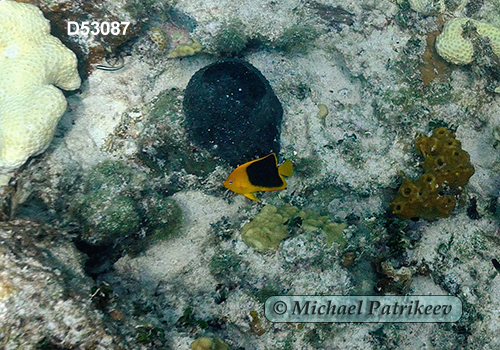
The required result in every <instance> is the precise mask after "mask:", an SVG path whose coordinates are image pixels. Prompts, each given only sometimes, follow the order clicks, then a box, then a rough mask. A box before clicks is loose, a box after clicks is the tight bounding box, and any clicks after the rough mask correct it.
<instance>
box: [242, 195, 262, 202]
mask: <svg viewBox="0 0 500 350" xmlns="http://www.w3.org/2000/svg"><path fill="white" fill-rule="evenodd" d="M244 196H245V197H247V198H248V199H251V200H253V201H258V200H259V198H257V197H255V193H245V194H244Z"/></svg>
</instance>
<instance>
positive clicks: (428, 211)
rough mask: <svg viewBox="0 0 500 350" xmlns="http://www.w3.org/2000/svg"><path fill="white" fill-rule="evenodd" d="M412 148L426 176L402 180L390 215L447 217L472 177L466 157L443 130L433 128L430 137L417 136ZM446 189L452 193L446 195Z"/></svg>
mask: <svg viewBox="0 0 500 350" xmlns="http://www.w3.org/2000/svg"><path fill="white" fill-rule="evenodd" d="M415 149H416V150H417V152H418V153H419V154H421V155H422V156H424V161H423V162H422V163H421V164H420V165H421V166H422V167H423V168H424V170H425V173H424V174H423V175H422V176H420V178H419V179H418V180H417V181H413V180H411V179H408V178H405V179H404V180H403V183H402V185H401V187H400V188H399V191H398V194H397V196H396V198H395V199H394V200H393V201H392V202H391V203H390V207H391V209H392V212H393V213H394V214H395V215H396V216H397V217H398V218H400V219H410V218H416V217H422V218H425V219H427V220H436V219H437V218H439V217H443V218H446V217H449V216H450V214H451V211H452V210H453V209H454V208H455V204H456V200H455V197H454V196H453V195H455V194H458V193H460V192H461V191H462V189H463V187H464V186H465V185H466V184H467V183H468V182H469V179H470V177H471V176H472V175H473V174H474V166H473V165H472V164H471V162H470V157H469V154H468V153H467V152H465V151H464V150H463V149H462V144H461V143H460V141H458V140H457V139H455V135H454V134H453V133H452V132H450V131H449V130H447V129H446V128H437V129H435V130H434V131H433V133H432V136H431V137H427V136H420V137H418V138H417V139H416V141H415ZM449 190H453V193H449V194H447V193H446V192H447V191H449ZM452 194H453V195H452Z"/></svg>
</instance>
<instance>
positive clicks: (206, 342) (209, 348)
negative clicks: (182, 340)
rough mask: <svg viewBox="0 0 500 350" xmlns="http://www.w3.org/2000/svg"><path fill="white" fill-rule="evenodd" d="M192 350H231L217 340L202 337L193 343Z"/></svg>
mask: <svg viewBox="0 0 500 350" xmlns="http://www.w3.org/2000/svg"><path fill="white" fill-rule="evenodd" d="M190 348H191V349H192V350H229V346H228V345H227V344H226V343H224V342H223V341H221V340H219V339H217V338H207V337H201V338H198V339H196V340H195V341H194V342H192V343H191V346H190Z"/></svg>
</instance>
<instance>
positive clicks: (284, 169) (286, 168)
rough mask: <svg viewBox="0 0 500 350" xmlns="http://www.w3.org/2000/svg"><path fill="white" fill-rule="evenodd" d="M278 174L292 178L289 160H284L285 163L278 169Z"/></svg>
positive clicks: (291, 165)
mask: <svg viewBox="0 0 500 350" xmlns="http://www.w3.org/2000/svg"><path fill="white" fill-rule="evenodd" d="M278 172H279V173H280V174H281V175H283V176H286V177H290V176H292V174H293V164H292V162H291V161H290V160H289V159H287V160H285V162H284V163H283V164H281V165H280V166H279V167H278Z"/></svg>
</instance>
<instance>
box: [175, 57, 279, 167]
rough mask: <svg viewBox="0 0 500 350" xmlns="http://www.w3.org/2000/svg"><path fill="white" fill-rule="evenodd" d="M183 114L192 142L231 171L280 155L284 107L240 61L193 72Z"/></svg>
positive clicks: (256, 73) (256, 72)
mask: <svg viewBox="0 0 500 350" xmlns="http://www.w3.org/2000/svg"><path fill="white" fill-rule="evenodd" d="M184 112H185V114H186V123H185V126H186V129H187V131H188V134H189V135H190V137H191V138H192V140H193V142H194V143H195V144H197V145H199V146H201V147H204V148H206V149H208V150H209V151H210V152H211V153H212V154H214V155H215V156H218V157H220V158H221V159H224V160H226V161H227V162H229V163H230V164H231V165H232V166H237V165H239V164H243V163H245V162H247V161H250V160H252V159H255V158H258V157H262V156H265V155H267V154H269V153H271V152H275V153H279V147H280V146H279V132H280V126H281V120H282V117H283V108H282V107H281V103H280V101H279V100H278V98H277V97H276V95H275V94H274V92H273V90H272V88H271V86H270V85H269V82H268V81H267V80H266V78H265V77H264V76H263V75H262V74H261V73H260V72H259V70H258V69H257V68H255V67H254V66H252V65H251V64H249V63H247V62H245V61H242V60H236V59H228V60H224V61H220V62H216V63H214V64H211V65H209V66H206V67H205V68H202V69H200V70H199V71H197V72H196V73H195V74H194V75H193V76H192V77H191V80H190V81H189V83H188V85H187V87H186V92H185V96H184Z"/></svg>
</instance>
